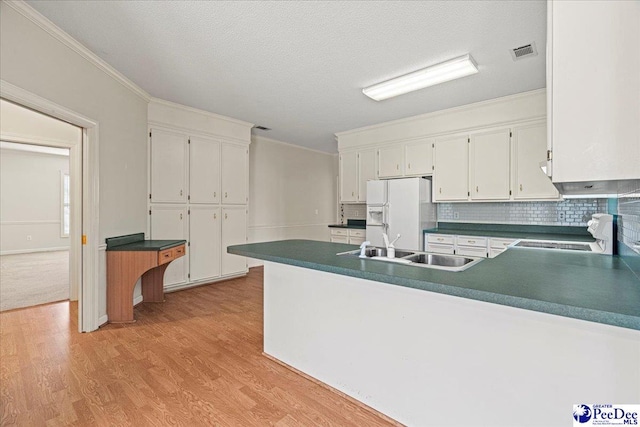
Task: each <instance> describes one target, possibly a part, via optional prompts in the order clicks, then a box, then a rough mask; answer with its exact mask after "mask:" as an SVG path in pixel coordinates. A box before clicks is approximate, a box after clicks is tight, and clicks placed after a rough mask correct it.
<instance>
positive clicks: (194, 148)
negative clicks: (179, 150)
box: [189, 137, 220, 203]
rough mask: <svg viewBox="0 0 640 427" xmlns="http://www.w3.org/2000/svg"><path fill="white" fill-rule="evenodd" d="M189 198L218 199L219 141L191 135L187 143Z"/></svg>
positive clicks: (208, 200) (197, 200)
mask: <svg viewBox="0 0 640 427" xmlns="http://www.w3.org/2000/svg"><path fill="white" fill-rule="evenodd" d="M189 165H190V167H189V184H190V186H189V200H190V201H191V203H219V201H220V141H218V140H215V139H209V138H202V137H191V138H190V143H189Z"/></svg>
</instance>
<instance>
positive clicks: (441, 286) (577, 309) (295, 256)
mask: <svg viewBox="0 0 640 427" xmlns="http://www.w3.org/2000/svg"><path fill="white" fill-rule="evenodd" d="M354 249H357V246H355V245H347V244H342V243H328V242H317V241H312V240H284V241H277V242H265V243H253V244H246V245H236V246H229V247H228V248H227V251H228V252H229V253H232V254H237V255H243V256H247V257H250V258H257V259H262V260H266V261H272V262H278V263H282V264H289V265H294V266H299V267H305V268H310V269H314V270H319V271H326V272H330V273H336V274H342V275H345V276H351V277H358V278H362V279H369V280H374V281H378V282H384V283H389V284H392V285H397V286H405V287H410V288H415V289H422V290H425V291H431V292H438V293H442V294H448V295H453V296H458V297H463V298H469V299H474V300H479V301H485V302H490V303H495V304H501V305H506V306H512V307H517V308H523V309H528V310H534V311H539V312H543V313H550V314H555V315H559V316H565V317H572V318H576V319H582V320H588V321H592V322H598V323H604V324H608V325H614V326H620V327H624V328H630V329H636V330H640V278H638V276H636V275H635V274H634V273H633V272H632V271H631V269H630V268H629V267H628V266H627V264H625V263H624V261H623V260H622V258H620V257H617V256H608V255H599V254H586V253H576V252H561V251H554V250H545V249H531V248H510V249H508V250H507V251H505V252H504V253H502V254H501V255H499V256H498V257H496V258H487V259H484V260H483V261H482V262H480V263H479V264H477V265H475V266H473V267H471V268H469V269H467V270H465V271H461V272H448V271H442V270H436V269H430V268H422V267H411V266H406V265H401V264H395V263H388V262H384V261H375V260H365V259H360V258H358V257H354V256H338V255H336V254H337V253H338V252H345V251H348V250H354Z"/></svg>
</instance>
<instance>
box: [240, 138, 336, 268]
mask: <svg viewBox="0 0 640 427" xmlns="http://www.w3.org/2000/svg"><path fill="white" fill-rule="evenodd" d="M337 164H338V160H337V156H335V155H332V154H327V153H322V152H319V151H313V150H309V149H305V148H301V147H298V146H294V145H290V144H285V143H282V142H279V141H275V140H272V139H268V138H263V137H258V136H254V137H253V138H252V144H251V145H250V146H249V218H248V225H249V230H248V233H249V234H248V236H249V242H264V241H270V240H284V239H311V240H324V241H328V240H329V228H328V227H327V226H328V225H329V224H333V223H335V222H336V175H337ZM316 210H317V212H318V213H317V214H316ZM255 265H259V263H258V262H257V261H255V260H249V266H250V267H251V266H255Z"/></svg>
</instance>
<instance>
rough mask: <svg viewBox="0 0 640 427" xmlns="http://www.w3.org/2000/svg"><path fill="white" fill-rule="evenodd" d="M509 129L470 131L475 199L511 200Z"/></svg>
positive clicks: (470, 156) (471, 190) (471, 171)
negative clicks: (472, 132)
mask: <svg viewBox="0 0 640 427" xmlns="http://www.w3.org/2000/svg"><path fill="white" fill-rule="evenodd" d="M509 145H510V131H509V129H499V130H492V131H487V132H481V133H474V134H471V135H470V143H469V173H470V189H469V191H470V193H471V199H472V200H509V187H510V175H509V162H510V156H509Z"/></svg>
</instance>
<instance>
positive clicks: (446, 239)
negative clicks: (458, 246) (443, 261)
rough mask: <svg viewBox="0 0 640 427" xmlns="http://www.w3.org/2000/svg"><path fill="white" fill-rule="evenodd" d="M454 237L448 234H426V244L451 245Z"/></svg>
mask: <svg viewBox="0 0 640 427" xmlns="http://www.w3.org/2000/svg"><path fill="white" fill-rule="evenodd" d="M453 238H454V236H450V235H448V234H427V242H428V243H438V244H443V245H453Z"/></svg>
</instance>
